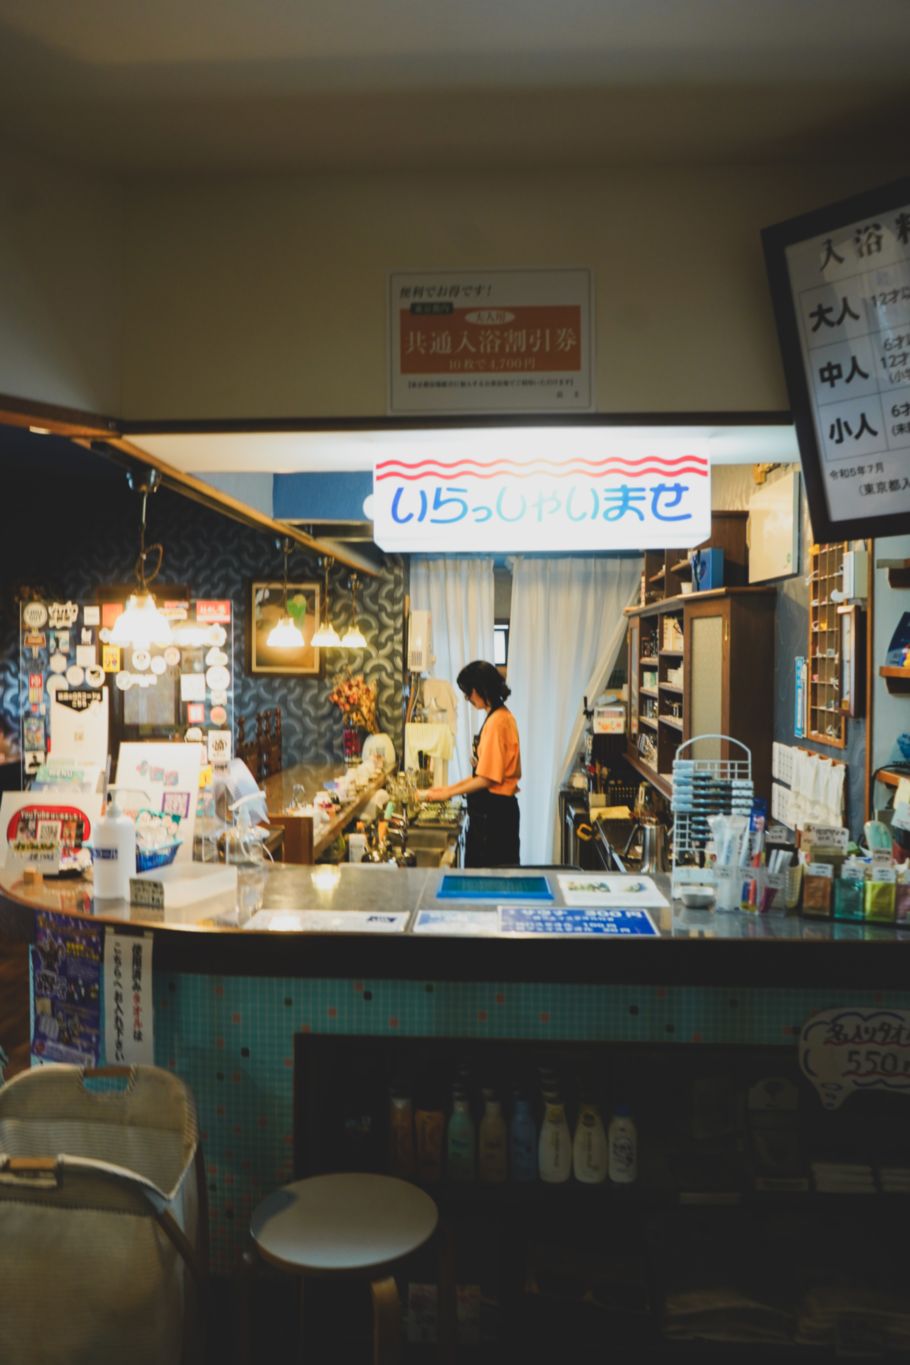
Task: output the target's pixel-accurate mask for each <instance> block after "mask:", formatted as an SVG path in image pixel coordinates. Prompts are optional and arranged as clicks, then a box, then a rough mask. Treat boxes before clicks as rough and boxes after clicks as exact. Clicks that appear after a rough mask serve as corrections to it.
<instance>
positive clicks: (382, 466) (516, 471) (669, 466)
mask: <svg viewBox="0 0 910 1365" xmlns="http://www.w3.org/2000/svg"><path fill="white" fill-rule="evenodd" d="M503 474H509V475H512V476H513V477H514V478H519V479H528V478H533V477H536V476H537V475H540V474H546V475H548V476H549V477H550V478H554V479H565V478H570V477H573V476H577V475H579V474H583V475H587V476H589V477H594V478H599V477H601V476H603V475H605V474H624V475H626V476H628V477H633V478H634V477H636V476H639V475H642V474H661V475H665V476H669V475H674V476H675V475H677V474H695V475H697V476H699V477H701V478H707V476H708V461H707V459H705V458H704V457H703V456H700V455H680V456H677V457H674V458H671V457H668V456H662V455H646V456H644V457H643V458H642V459H640V460H633V459H624V458H623V457H622V456H614V457H612V458H609V459H606V460H583V459H572V460H568V461H561V462H560V461H556V460H543V459H541V460H509V459H505V458H502V459H493V460H470V459H467V458H463V459H458V460H453V461H450V462H446V461H444V460H433V459H428V460H415V461H413V462H412V461H406V460H380V461H379V462H378V463H377V465H376V479H377V481H379V480H381V479H405V480H413V479H424V478H440V477H443V478H475V479H492V478H496V477H498V476H500V475H503Z"/></svg>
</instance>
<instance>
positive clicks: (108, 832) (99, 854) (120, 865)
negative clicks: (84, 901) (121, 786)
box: [92, 787, 136, 901]
mask: <svg viewBox="0 0 910 1365" xmlns="http://www.w3.org/2000/svg"><path fill="white" fill-rule="evenodd" d="M135 875H136V826H135V824H134V823H133V821H132V820H131V819H130V817H129V816H128V815H125V814H124V813H123V812H122V811H121V809H120V806H119V805H118V804H117V788H116V787H108V806H107V811H106V813H105V814H104V815H103V816H102V817H101V819H100V820H99V821H98V823H97V824H96V825H95V834H94V838H93V839H92V880H93V882H94V896H95V899H96V900H124V901H128V900H129V898H130V877H135Z"/></svg>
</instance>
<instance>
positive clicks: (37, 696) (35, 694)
mask: <svg viewBox="0 0 910 1365" xmlns="http://www.w3.org/2000/svg"><path fill="white" fill-rule="evenodd" d="M43 696H44V674H43V673H29V675H28V699H29V703H30V704H31V705H32V706H37V705H38V703H39V702H40V701H41V698H42V697H43Z"/></svg>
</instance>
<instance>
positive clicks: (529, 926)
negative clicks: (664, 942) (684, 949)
mask: <svg viewBox="0 0 910 1365" xmlns="http://www.w3.org/2000/svg"><path fill="white" fill-rule="evenodd" d="M498 908H499V925H500V932H501V933H503V934H544V935H556V936H557V937H559V938H563V937H568V936H570V935H571V936H573V937H574V936H576V935H577V936H579V937H588V938H591V937H593V938H657V937H659V935H658V931H657V929H656V928H655V926H654V921H653V920H652V919H651V916H650V915H649V914H648V912H647V910H639V909H632V910H626V909H621V910H619V909H617V910H614V909H606V908H604V909H601V908H599V907H590V906H558V905H552V906H549V905H548V906H539V905H500V906H499V907H498Z"/></svg>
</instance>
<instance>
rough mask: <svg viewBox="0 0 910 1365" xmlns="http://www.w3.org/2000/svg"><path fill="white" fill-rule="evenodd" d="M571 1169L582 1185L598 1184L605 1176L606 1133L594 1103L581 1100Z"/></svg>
mask: <svg viewBox="0 0 910 1365" xmlns="http://www.w3.org/2000/svg"><path fill="white" fill-rule="evenodd" d="M572 1169H573V1171H574V1173H575V1179H576V1180H580V1181H581V1182H582V1184H583V1185H599V1184H601V1182H602V1181H604V1180H606V1178H607V1135H606V1133H605V1132H604V1126H603V1120H602V1119H601V1117H600V1110H599V1109H598V1107H597V1105H596V1104H589V1103H587V1102H583V1103H582V1106H581V1109H580V1110H579V1114H578V1127H577V1128H576V1129H575V1141H574V1143H573V1144H572Z"/></svg>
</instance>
